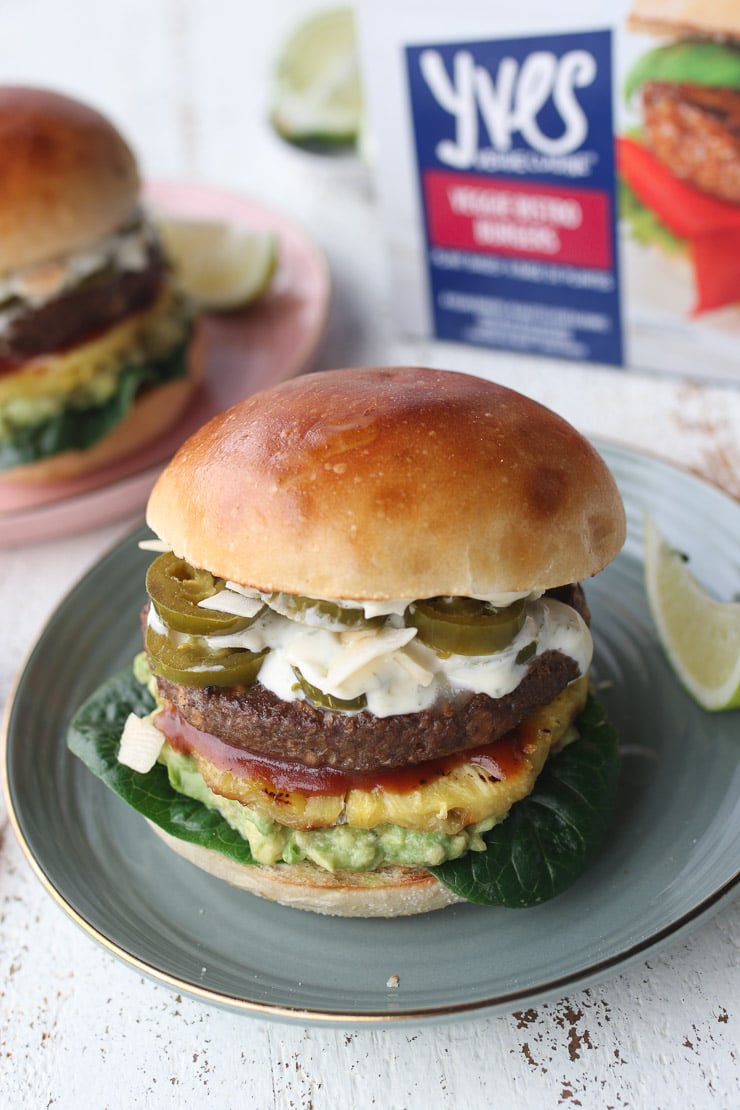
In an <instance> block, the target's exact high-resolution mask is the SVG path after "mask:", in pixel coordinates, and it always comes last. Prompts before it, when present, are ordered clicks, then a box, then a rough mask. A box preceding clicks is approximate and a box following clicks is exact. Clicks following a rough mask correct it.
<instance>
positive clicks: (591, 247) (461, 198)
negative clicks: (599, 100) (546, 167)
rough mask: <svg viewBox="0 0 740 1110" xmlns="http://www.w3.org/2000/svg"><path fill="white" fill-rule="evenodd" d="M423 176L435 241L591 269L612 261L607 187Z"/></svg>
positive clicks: (440, 244) (442, 174) (431, 173)
mask: <svg viewBox="0 0 740 1110" xmlns="http://www.w3.org/2000/svg"><path fill="white" fill-rule="evenodd" d="M423 180H424V196H425V204H426V213H427V224H428V233H429V241H430V244H431V245H432V246H435V247H457V248H459V249H461V250H468V251H478V252H487V253H490V254H501V255H514V256H516V257H519V258H536V259H538V260H541V261H549V262H557V263H561V264H566V265H572V266H584V267H588V268H589V269H595V270H608V269H610V268H611V266H612V249H611V208H610V196H609V194H608V193H607V192H605V191H601V190H597V189H567V188H562V187H557V186H552V185H540V184H536V183H533V182H528V183H527V184H522V182H520V181H512V180H507V179H503V178H498V177H497V178H495V179H491V178H490V177H479V176H476V175H474V174H459V173H445V172H444V171H439V170H427V172H426V173H425V174H424V176H423Z"/></svg>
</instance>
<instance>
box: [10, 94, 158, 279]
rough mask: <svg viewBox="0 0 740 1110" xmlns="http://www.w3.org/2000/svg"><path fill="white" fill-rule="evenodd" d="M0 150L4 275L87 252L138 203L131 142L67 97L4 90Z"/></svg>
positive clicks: (87, 108) (99, 116)
mask: <svg viewBox="0 0 740 1110" xmlns="http://www.w3.org/2000/svg"><path fill="white" fill-rule="evenodd" d="M0 151H2V171H1V172H0V276H2V275H3V274H5V273H8V272H9V271H11V270H15V269H22V268H23V267H25V266H30V265H32V264H34V263H38V262H44V261H47V260H51V259H54V258H58V257H60V256H63V255H67V254H70V253H73V252H75V251H79V250H83V249H85V248H86V247H89V246H90V245H92V244H93V243H95V242H96V241H97V240H98V239H101V238H102V237H103V236H105V235H108V234H110V233H111V232H113V231H115V230H116V228H118V227H119V226H120V225H121V224H122V223H123V222H124V221H125V220H126V219H127V217H128V216H129V215H130V213H131V212H132V211H133V210H134V208H135V207H136V204H137V202H138V198H139V188H140V183H139V174H138V171H137V167H136V161H135V159H134V156H133V154H132V152H131V150H130V148H129V147H128V145H127V143H126V141H125V140H124V139H123V137H122V136H121V135H120V134H119V132H118V131H117V130H116V128H115V127H114V126H113V124H112V123H110V122H109V121H108V120H107V119H106V118H105V117H104V116H102V115H101V114H100V113H99V112H97V111H95V109H93V108H91V107H88V106H87V105H85V104H82V103H80V102H79V101H77V100H73V99H71V98H70V97H67V96H61V95H60V94H59V93H55V92H51V91H49V90H46V89H34V88H25V87H19V86H5V87H0Z"/></svg>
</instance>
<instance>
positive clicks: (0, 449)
mask: <svg viewBox="0 0 740 1110" xmlns="http://www.w3.org/2000/svg"><path fill="white" fill-rule="evenodd" d="M187 348H188V340H186V341H185V342H184V343H181V344H178V346H177V347H176V348H175V350H174V351H172V352H171V353H170V354H169V355H168V356H167V357H165V358H162V359H159V360H158V361H156V362H147V363H140V362H133V363H129V364H127V365H126V366H124V367H123V369H122V370H121V372H120V374H119V376H118V382H117V385H116V391H115V393H113V394H112V396H111V397H109V398H108V399H107V400H106V401H103V402H101V403H100V404H92V405H85V406H84V407H83V406H79V407H78V406H76V405H74V404H69V405H66V406H65V407H64V408H63V409H61V410H60V411H59V412H57V413H55V414H54V415H53V416H49V417H46V418H44V419H43V420H41V421H39V422H38V423H35V424H22V425H21V424H17V425H15V426H11V427H10V430H9V433H8V434H7V435H5V436H4V437H3V439H2V440H1V441H0V470H4V469H7V468H8V467H12V466H20V465H21V464H23V463H31V462H36V461H37V460H38V459H44V458H46V457H47V456H49V455H56V454H59V452H61V451H68V450H71V449H74V450H84V449H85V448H86V447H91V446H92V445H93V444H94V443H97V442H98V440H100V439H102V438H103V437H104V436H106V435H108V433H109V432H111V431H112V430H113V429H114V428H115V427H116V425H118V424H120V422H121V421H122V420H123V419H124V417H125V416H127V415H128V413H129V411H130V409H131V407H132V405H133V403H134V400H135V398H136V395H137V393H138V392H139V390H140V389H142V388H144V387H146V386H153V385H163V384H164V383H165V382H169V381H173V380H175V379H176V378H184V377H185V375H186V373H187V361H186V359H187Z"/></svg>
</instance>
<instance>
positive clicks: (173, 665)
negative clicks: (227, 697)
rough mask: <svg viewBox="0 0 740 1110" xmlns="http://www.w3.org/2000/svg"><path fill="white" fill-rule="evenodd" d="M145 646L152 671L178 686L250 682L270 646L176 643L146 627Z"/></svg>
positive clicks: (253, 680)
mask: <svg viewBox="0 0 740 1110" xmlns="http://www.w3.org/2000/svg"><path fill="white" fill-rule="evenodd" d="M146 650H147V655H148V656H149V666H150V667H151V670H152V672H153V673H154V674H156V675H159V676H160V677H161V678H166V679H168V680H169V681H170V682H175V683H177V685H178V686H251V685H252V683H253V682H255V681H256V679H257V675H258V674H259V669H260V667H261V666H262V661H263V659H264V658H265V656H266V655H267V650H268V649H265V650H264V651H247V650H246V649H245V648H219V649H218V650H216V651H213V650H210V649H209V648H208V647H207V645H206V644H205V643H203V644H200V643H198V642H197V641H186V642H184V643H182V644H174V643H173V642H172V641H171V640H170V638H169V637H168V636H164V635H162V633H161V632H155V630H154V629H153V628H147V630H146Z"/></svg>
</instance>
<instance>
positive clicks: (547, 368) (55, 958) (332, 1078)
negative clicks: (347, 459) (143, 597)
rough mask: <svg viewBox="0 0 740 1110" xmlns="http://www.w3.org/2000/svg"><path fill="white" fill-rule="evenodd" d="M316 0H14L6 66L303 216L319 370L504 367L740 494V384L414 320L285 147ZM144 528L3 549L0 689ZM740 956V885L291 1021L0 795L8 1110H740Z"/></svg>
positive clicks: (341, 201) (582, 422)
mask: <svg viewBox="0 0 740 1110" xmlns="http://www.w3.org/2000/svg"><path fill="white" fill-rule="evenodd" d="M311 6H312V5H311V4H309V3H307V2H299V0H280V2H277V3H275V4H272V5H270V4H265V3H256V2H252V0H242V2H241V3H237V2H236V0H232V2H229V0H211V2H209V3H205V2H201V3H198V0H161V2H160V3H153V2H152V0H119V2H118V3H116V4H102V3H100V2H99V0H67V3H65V4H54V3H52V2H51V0H25V2H24V3H20V0H0V81H2V82H3V83H10V82H13V83H29V84H43V85H47V86H51V87H56V88H58V89H61V90H63V91H68V92H70V93H72V94H77V95H79V96H81V97H82V98H84V99H88V100H90V101H91V102H92V103H95V104H97V105H98V106H99V107H100V108H102V109H103V110H104V111H106V112H108V113H109V114H110V115H111V116H112V118H113V119H115V120H116V121H117V123H118V124H119V125H120V127H121V128H122V129H123V130H124V132H125V133H126V134H127V135H128V136H129V138H130V140H131V142H132V143H133V144H134V145H135V147H136V149H137V151H138V154H139V157H140V160H141V163H142V166H143V169H144V172H145V175H146V176H147V177H149V178H153V179H174V180H185V181H197V182H206V183H210V184H216V185H219V186H223V187H227V188H230V189H234V190H237V191H242V192H246V193H249V194H252V195H254V196H255V197H258V198H261V199H263V200H264V201H266V202H268V203H269V204H271V205H273V206H275V207H277V208H279V209H280V210H281V211H283V212H284V213H285V214H286V215H288V216H290V217H291V218H292V219H294V220H295V221H297V222H298V223H299V224H301V225H302V226H303V227H304V228H306V229H307V230H308V231H309V232H310V233H311V235H312V236H313V237H314V238H315V240H316V241H317V242H318V243H319V244H320V245H321V247H322V248H323V249H324V251H325V253H326V255H327V257H328V260H329V263H330V265H331V269H332V273H333V278H334V284H335V298H334V304H333V308H332V313H331V318H330V322H329V329H328V334H327V336H326V341H325V343H324V345H323V347H322V349H321V352H320V355H319V361H318V365H320V366H322V367H329V366H339V365H350V364H358V365H359V364H367V363H373V364H377V363H386V362H414V363H428V364H433V365H438V366H448V367H455V368H460V369H469V370H472V371H473V372H479V373H487V374H490V375H491V376H493V377H496V378H498V379H499V380H501V381H502V382H504V383H505V384H509V385H513V386H514V387H516V388H519V389H521V390H523V391H524V392H527V393H530V394H531V395H533V396H535V397H536V398H537V399H539V400H542V401H544V402H545V403H546V404H549V405H550V406H551V407H553V408H555V409H557V410H558V411H560V412H561V413H562V414H563V415H565V416H566V417H567V418H568V419H570V420H571V421H572V422H573V423H575V424H576V425H577V426H578V427H579V428H581V429H582V430H583V431H585V432H587V433H590V434H597V435H601V436H607V437H609V438H614V439H618V440H621V441H624V442H628V443H632V444H634V445H636V446H638V447H643V448H646V449H649V450H651V451H655V452H658V453H660V454H662V455H664V456H665V457H667V458H671V459H674V460H676V461H678V462H680V463H681V464H683V465H688V466H690V467H692V468H695V469H696V470H698V471H699V472H701V473H703V474H704V475H705V476H707V477H708V478H710V479H712V480H714V481H715V482H718V483H720V484H722V485H724V487H725V488H726V489H727V490H728V491H729V492H731V493H733V494H734V495H735V496H740V393H738V391H735V390H733V389H731V388H712V389H709V388H699V387H697V386H693V385H689V384H686V383H682V382H680V381H674V380H664V379H659V378H654V377H653V378H651V377H643V376H639V375H635V374H629V375H617V374H616V373H614V372H611V371H606V370H604V369H600V368H589V367H583V366H574V365H569V366H562V367H558V368H557V369H556V368H554V367H553V366H552V365H550V364H539V363H537V362H536V361H534V360H529V359H522V358H518V359H513V358H509V357H506V356H497V355H494V354H492V353H490V352H489V353H482V352H474V351H469V352H466V351H464V350H462V349H460V348H458V347H454V348H453V347H444V346H442V345H438V344H434V343H427V342H413V343H412V342H408V341H404V340H402V339H399V338H398V337H397V336H394V334H393V333H392V330H391V326H390V323H389V317H390V314H389V306H388V297H389V294H388V290H387V282H386V277H387V275H386V268H385V266H386V263H385V257H384V253H383V244H382V235H381V229H380V226H379V219H378V215H377V212H376V209H375V205H374V202H373V196H372V189H371V186H370V184H369V182H368V180H367V178H366V176H365V175H364V174H363V172H362V171H361V170H358V169H357V167H354V168H353V167H350V166H348V165H346V164H344V163H342V164H339V165H337V164H335V163H331V164H329V165H327V163H326V162H321V161H318V160H316V159H313V158H310V157H307V156H303V155H299V154H297V153H296V152H294V151H292V150H289V149H288V148H286V147H285V146H284V145H283V144H281V143H280V142H279V141H278V140H277V139H276V138H275V137H274V136H273V135H272V134H271V133H270V130H269V128H268V127H267V125H266V120H265V116H266V90H267V87H268V84H267V83H268V74H269V68H270V64H271V61H272V59H273V58H274V55H275V51H276V49H277V46H278V43H279V42H280V41H281V39H282V37H283V35H284V34H285V31H286V29H287V28H289V27H290V26H291V25H292V23H293V22H294V21H295V19H296V18H297V17H298V16H299V15H300V14H301V13H302V12H303V11H305V10H306V9H308V8H310V7H311ZM0 172H2V167H1V166H0ZM131 524H132V521H130V520H127V521H121V522H119V523H117V524H114V525H109V526H106V527H104V528H101V529H99V530H97V531H92V532H88V533H86V534H85V535H83V536H80V537H69V538H61V539H58V540H55V541H53V542H49V543H39V544H37V545H35V546H31V547H26V548H13V549H9V550H0V611H1V612H2V614H3V622H2V635H1V636H0V703H1V704H4V703H5V701H6V700H7V697H8V694H9V691H10V688H11V683H12V680H13V676H14V673H15V671H16V669H17V667H18V665H19V663H20V662H21V660H22V659H23V657H24V656H25V654H26V652H27V651H28V649H29V648H30V646H31V645H32V643H33V641H34V639H35V637H36V636H37V634H38V632H39V630H40V629H41V628H42V626H43V624H44V622H45V620H46V618H47V617H48V615H49V614H50V612H51V611H52V609H53V607H54V606H55V604H56V603H57V601H59V600H60V599H61V598H62V597H63V596H64V594H65V593H66V592H67V590H68V589H69V587H70V586H71V585H72V584H73V583H74V582H75V581H77V579H78V578H79V577H80V576H81V575H82V574H83V573H84V572H85V570H86V568H87V567H89V566H90V565H91V564H92V563H93V562H94V561H95V560H96V559H97V557H98V556H99V554H101V553H102V552H104V551H105V550H107V549H108V548H109V547H110V546H111V545H112V544H114V543H115V542H116V541H117V540H118V539H119V538H120V537H121V536H123V535H124V534H125V533H126V532H127V531H128V529H129V528H130V527H131ZM739 953H740V902H738V901H735V902H734V904H732V905H731V906H730V907H729V908H726V909H724V910H723V911H721V912H720V913H719V914H718V915H716V916H715V917H714V918H713V919H711V920H710V921H708V922H706V923H704V924H703V925H702V926H701V927H700V928H698V929H697V930H696V931H695V932H694V933H692V934H691V935H690V936H689V937H688V938H686V939H682V940H679V941H677V942H675V943H674V944H673V945H672V946H671V947H669V948H667V949H664V950H661V952H660V953H659V954H658V955H656V956H654V957H653V958H650V959H649V960H647V961H646V962H645V963H644V964H641V965H638V966H636V967H633V968H632V969H631V970H629V971H628V972H625V973H623V974H619V975H615V976H614V977H613V978H612V979H610V980H609V981H607V982H606V983H604V984H602V985H600V986H598V987H594V988H592V989H590V990H585V991H581V992H578V993H576V994H573V995H572V996H570V997H568V998H564V999H562V1000H560V1001H553V1002H551V1003H548V1004H541V1005H538V1006H537V1007H536V1008H533V1009H530V1010H526V1011H524V1012H519V1013H517V1014H512V1015H504V1016H500V1017H496V1018H487V1019H477V1020H472V1021H466V1022H463V1023H461V1024H456V1025H440V1026H428V1027H425V1028H423V1029H413V1028H405V1027H404V1028H396V1029H391V1030H389V1031H386V1030H379V1029H363V1030H359V1031H358V1030H345V1029H341V1028H324V1027H316V1026H311V1027H306V1028H302V1027H296V1026H283V1025H276V1024H271V1023H267V1022H263V1021H260V1020H257V1019H252V1018H247V1017H240V1016H235V1015H234V1014H231V1013H228V1012H226V1011H223V1010H219V1009H215V1008H209V1007H208V1006H206V1005H204V1004H203V1003H201V1002H198V1001H195V1000H192V999H190V998H188V997H184V996H179V995H176V994H174V993H172V992H171V991H169V990H168V989H166V988H165V987H162V986H159V985H157V984H155V983H153V982H151V981H149V980H148V979H144V978H141V977H139V975H138V974H137V973H135V972H132V970H130V969H129V968H128V967H125V966H123V965H122V964H120V963H118V962H117V961H116V960H115V959H114V958H113V957H111V956H110V955H109V954H107V953H106V952H104V951H103V950H102V949H100V948H98V946H97V945H95V944H94V943H92V942H91V941H90V939H89V938H88V937H87V936H85V935H84V934H83V933H82V932H81V931H80V930H78V929H77V927H76V926H75V925H74V924H73V923H72V922H71V921H69V920H68V919H67V918H66V917H65V916H64V915H63V914H62V913H61V911H60V910H59V909H58V908H57V907H56V906H55V905H54V904H53V902H52V901H51V899H50V898H49V897H48V895H47V894H46V893H45V891H44V890H43V888H42V887H41V885H40V883H39V882H38V881H37V879H36V878H35V876H34V875H33V873H32V872H31V870H30V868H29V866H28V865H27V863H26V862H25V860H24V858H23V857H22V854H21V851H20V849H19V847H18V845H17V843H16V841H15V838H14V836H13V834H12V832H11V830H10V829H9V827H8V825H7V818H6V815H5V814H4V813H3V812H2V811H1V809H0V1106H7V1107H12V1108H24V1110H25V1108H26V1107H29V1108H36V1107H46V1106H54V1107H55V1108H62V1110H68V1108H69V1110H71V1108H74V1110H78V1108H80V1107H83V1108H86V1107H96V1108H98V1107H99V1108H102V1107H133V1106H136V1107H169V1106H177V1107H179V1106H182V1107H200V1106H210V1105H214V1106H216V1105H218V1106H226V1107H237V1106H238V1107H258V1108H262V1107H280V1108H285V1110H287V1108H289V1107H290V1108H293V1107H300V1108H304V1110H308V1108H312V1110H319V1108H321V1110H325V1108H326V1110H329V1108H332V1110H333V1108H334V1107H339V1106H347V1107H363V1108H364V1107H371V1106H378V1107H379V1106H388V1107H399V1108H407V1110H412V1108H419V1110H421V1108H423V1110H427V1108H430V1107H450V1108H452V1107H458V1106H468V1107H474V1108H477V1107H484V1106H498V1107H513V1106H516V1107H529V1106H532V1107H542V1106H561V1105H562V1106H583V1107H598V1108H600V1107H633V1108H634V1107H660V1108H669V1107H691V1106H693V1107H715V1106H716V1107H718V1108H720V1107H721V1108H726V1110H729V1108H731V1107H733V1106H737V1105H739V1104H740V1062H739V1059H738V1046H739V1044H740V957H739Z"/></svg>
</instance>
